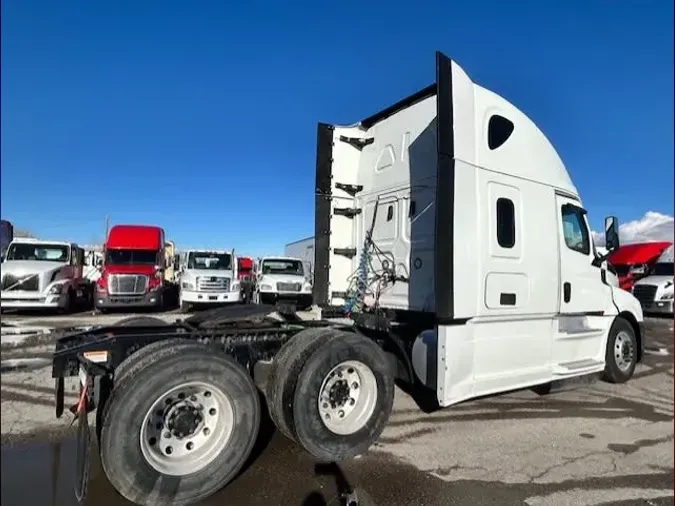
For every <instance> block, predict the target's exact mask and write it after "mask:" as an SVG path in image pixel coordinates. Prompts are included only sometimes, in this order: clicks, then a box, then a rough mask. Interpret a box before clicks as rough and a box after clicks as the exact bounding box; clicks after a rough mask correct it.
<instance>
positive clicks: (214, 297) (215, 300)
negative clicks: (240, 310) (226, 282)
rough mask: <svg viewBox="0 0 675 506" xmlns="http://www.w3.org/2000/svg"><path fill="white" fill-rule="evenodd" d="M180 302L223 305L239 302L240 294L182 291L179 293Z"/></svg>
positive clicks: (237, 292)
mask: <svg viewBox="0 0 675 506" xmlns="http://www.w3.org/2000/svg"><path fill="white" fill-rule="evenodd" d="M180 300H181V301H183V302H189V303H190V304H223V303H226V302H239V301H240V300H241V293H240V292H239V291H236V292H215V293H214V292H196V291H192V290H183V289H181V292H180Z"/></svg>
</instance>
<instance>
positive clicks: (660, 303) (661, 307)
mask: <svg viewBox="0 0 675 506" xmlns="http://www.w3.org/2000/svg"><path fill="white" fill-rule="evenodd" d="M642 312H644V313H650V314H673V300H672V299H671V300H655V301H653V302H649V303H646V304H642Z"/></svg>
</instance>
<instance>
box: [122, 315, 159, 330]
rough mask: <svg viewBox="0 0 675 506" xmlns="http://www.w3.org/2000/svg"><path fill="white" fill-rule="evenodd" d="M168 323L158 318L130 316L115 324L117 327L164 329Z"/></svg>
mask: <svg viewBox="0 0 675 506" xmlns="http://www.w3.org/2000/svg"><path fill="white" fill-rule="evenodd" d="M166 324H167V323H166V322H165V321H164V320H162V319H161V318H157V317H156V316H129V317H128V318H123V319H121V320H120V321H118V322H116V323H115V326H116V327H163V326H164V325H166Z"/></svg>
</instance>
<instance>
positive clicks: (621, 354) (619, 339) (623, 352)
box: [614, 331, 635, 372]
mask: <svg viewBox="0 0 675 506" xmlns="http://www.w3.org/2000/svg"><path fill="white" fill-rule="evenodd" d="M634 358H635V348H634V346H633V340H632V339H631V336H630V335H629V334H628V332H624V331H621V332H619V333H618V334H617V336H616V339H615V340H614V360H615V362H616V366H617V367H618V368H619V369H620V370H621V371H622V372H626V371H627V370H628V369H630V367H631V365H632V364H633V360H634Z"/></svg>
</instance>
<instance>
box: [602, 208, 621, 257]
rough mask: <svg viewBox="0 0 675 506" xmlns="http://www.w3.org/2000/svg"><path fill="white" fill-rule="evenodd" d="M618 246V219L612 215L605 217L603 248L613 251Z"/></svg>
mask: <svg viewBox="0 0 675 506" xmlns="http://www.w3.org/2000/svg"><path fill="white" fill-rule="evenodd" d="M618 247H619V220H618V219H617V218H616V217H614V216H608V217H607V218H605V248H607V251H614V250H615V249H617V248H618Z"/></svg>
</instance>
